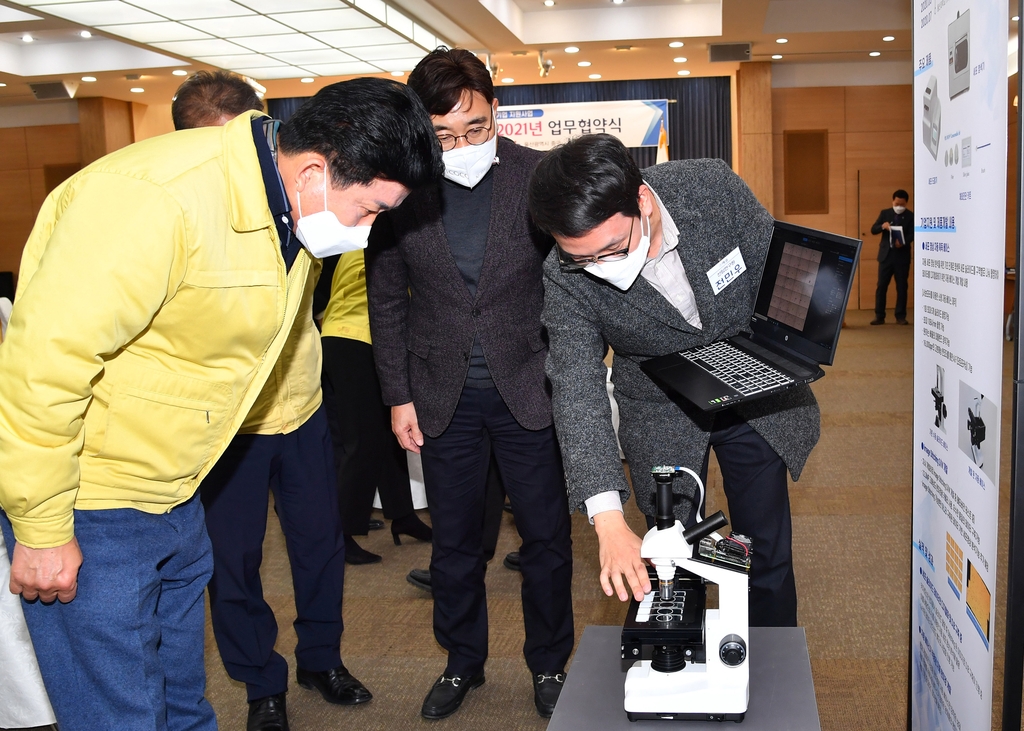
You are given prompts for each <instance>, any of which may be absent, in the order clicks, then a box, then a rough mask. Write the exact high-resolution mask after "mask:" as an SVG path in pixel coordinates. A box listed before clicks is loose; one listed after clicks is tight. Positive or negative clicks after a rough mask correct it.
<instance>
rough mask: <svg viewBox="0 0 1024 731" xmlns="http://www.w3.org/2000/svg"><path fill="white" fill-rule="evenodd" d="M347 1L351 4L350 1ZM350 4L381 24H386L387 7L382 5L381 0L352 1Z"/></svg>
mask: <svg viewBox="0 0 1024 731" xmlns="http://www.w3.org/2000/svg"><path fill="white" fill-rule="evenodd" d="M349 1H350V2H352V0H349ZM352 4H353V5H355V6H356V7H357V8H359V9H360V10H362V11H363V12H366V13H369V14H370V15H372V16H373V17H374V18H376V19H377V20H379V21H380V22H381V23H385V22H387V16H388V6H387V5H385V4H384V2H383V0H354V2H352Z"/></svg>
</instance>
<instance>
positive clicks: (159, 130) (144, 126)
mask: <svg viewBox="0 0 1024 731" xmlns="http://www.w3.org/2000/svg"><path fill="white" fill-rule="evenodd" d="M132 127H133V129H134V131H135V141H136V142H139V141H141V140H148V139H149V138H150V137H157V136H158V135H164V134H167V133H168V132H173V131H174V124H173V123H172V122H171V105H170V104H150V105H146V104H135V103H133V104H132Z"/></svg>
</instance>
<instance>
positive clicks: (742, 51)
mask: <svg viewBox="0 0 1024 731" xmlns="http://www.w3.org/2000/svg"><path fill="white" fill-rule="evenodd" d="M749 60H750V44H749V43H710V44H708V61H710V62H711V63H715V62H716V61H749Z"/></svg>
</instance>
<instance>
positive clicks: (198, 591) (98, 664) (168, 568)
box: [0, 497, 217, 731]
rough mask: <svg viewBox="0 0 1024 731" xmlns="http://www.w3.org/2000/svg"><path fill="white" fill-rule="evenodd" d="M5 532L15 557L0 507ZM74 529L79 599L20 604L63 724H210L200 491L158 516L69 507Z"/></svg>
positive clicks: (129, 730)
mask: <svg viewBox="0 0 1024 731" xmlns="http://www.w3.org/2000/svg"><path fill="white" fill-rule="evenodd" d="M0 528H2V529H3V532H4V539H5V540H6V542H7V548H8V551H10V552H12V553H13V551H14V534H13V532H12V531H11V523H10V521H9V520H8V519H7V515H6V514H5V513H3V512H2V511H0ZM75 537H76V538H78V543H79V545H80V546H81V549H82V556H83V563H82V568H81V570H80V571H79V574H78V595H77V596H76V597H75V599H74V600H72V601H71V602H69V603H67V604H61V603H60V602H54V603H52V604H43V603H42V602H39V601H32V602H23V607H24V609H25V620H26V622H27V623H28V628H29V634H30V635H31V636H32V642H33V644H34V645H35V649H36V655H37V656H38V658H39V668H40V670H41V671H42V675H43V682H44V683H45V684H46V689H47V692H48V693H49V695H50V702H51V704H52V705H53V710H54V713H55V714H56V716H57V723H58V724H59V725H60V728H61V731H111V729H117V730H118V731H186V730H187V731H215V730H216V728H217V719H216V717H215V716H214V713H213V708H212V707H211V706H210V704H209V703H208V702H207V701H206V699H205V698H204V692H205V689H206V669H205V666H204V664H203V652H204V648H203V626H204V608H203V590H204V589H205V587H206V583H207V582H208V581H209V579H210V574H211V573H212V572H213V558H212V555H211V549H210V540H209V538H208V537H207V535H206V527H205V524H204V521H203V506H202V503H201V502H200V501H199V499H198V497H193V498H192V499H191V500H189V501H188V502H186V503H184V504H183V505H180V506H178V507H177V508H175V509H174V510H172V511H171V512H170V513H164V514H160V515H150V514H148V513H143V512H141V511H138V510H132V509H118V510H76V511H75ZM5 588H6V587H5Z"/></svg>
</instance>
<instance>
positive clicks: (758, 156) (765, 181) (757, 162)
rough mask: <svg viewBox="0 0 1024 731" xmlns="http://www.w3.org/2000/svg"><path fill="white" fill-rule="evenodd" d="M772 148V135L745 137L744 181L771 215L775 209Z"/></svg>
mask: <svg viewBox="0 0 1024 731" xmlns="http://www.w3.org/2000/svg"><path fill="white" fill-rule="evenodd" d="M772 147H773V145H772V135H770V134H751V135H743V180H744V181H745V182H746V184H747V185H748V186H750V190H751V192H753V194H754V195H755V196H756V197H757V200H758V201H760V203H761V205H762V206H764V207H765V208H767V209H768V212H769V213H772V211H773V209H774V207H775V206H774V197H775V193H774V181H773V174H772V167H773V162H772Z"/></svg>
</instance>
